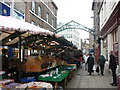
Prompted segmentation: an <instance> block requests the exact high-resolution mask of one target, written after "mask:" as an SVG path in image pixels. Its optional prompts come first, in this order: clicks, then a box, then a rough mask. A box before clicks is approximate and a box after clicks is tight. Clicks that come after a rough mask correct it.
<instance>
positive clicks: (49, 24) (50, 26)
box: [25, 0, 58, 31]
mask: <svg viewBox="0 0 120 90" xmlns="http://www.w3.org/2000/svg"><path fill="white" fill-rule="evenodd" d="M25 6H26V8H25V11H26V12H25V21H26V22H29V23H32V24H34V25H36V26H39V27H41V28H44V29H47V30H50V31H54V30H55V29H56V27H57V9H58V8H57V6H56V5H55V3H54V2H53V1H52V0H32V1H31V2H25Z"/></svg>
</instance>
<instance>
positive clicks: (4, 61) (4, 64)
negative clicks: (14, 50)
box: [2, 48, 9, 74]
mask: <svg viewBox="0 0 120 90" xmlns="http://www.w3.org/2000/svg"><path fill="white" fill-rule="evenodd" d="M7 54H8V50H7V49H5V48H3V49H2V71H5V72H6V74H7V73H8V70H9V62H8V57H7V56H6V55H7Z"/></svg>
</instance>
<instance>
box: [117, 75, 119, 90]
mask: <svg viewBox="0 0 120 90" xmlns="http://www.w3.org/2000/svg"><path fill="white" fill-rule="evenodd" d="M117 82H118V83H117V84H118V90H120V73H119V74H118V75H117Z"/></svg>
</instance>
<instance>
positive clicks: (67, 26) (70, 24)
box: [54, 20, 95, 36]
mask: <svg viewBox="0 0 120 90" xmlns="http://www.w3.org/2000/svg"><path fill="white" fill-rule="evenodd" d="M66 29H80V30H84V31H86V32H89V33H90V34H92V35H93V36H95V31H94V30H92V29H90V28H88V27H86V26H84V25H81V24H79V23H78V22H75V21H73V20H72V21H70V22H68V23H66V24H64V25H63V26H61V27H59V28H57V29H56V30H55V31H54V32H55V33H58V32H61V31H64V30H66Z"/></svg>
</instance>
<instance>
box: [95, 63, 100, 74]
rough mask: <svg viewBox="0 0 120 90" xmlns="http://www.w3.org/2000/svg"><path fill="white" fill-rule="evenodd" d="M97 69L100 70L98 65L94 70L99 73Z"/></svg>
mask: <svg viewBox="0 0 120 90" xmlns="http://www.w3.org/2000/svg"><path fill="white" fill-rule="evenodd" d="M99 71H100V70H99V66H98V65H97V67H96V72H97V73H99Z"/></svg>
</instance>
